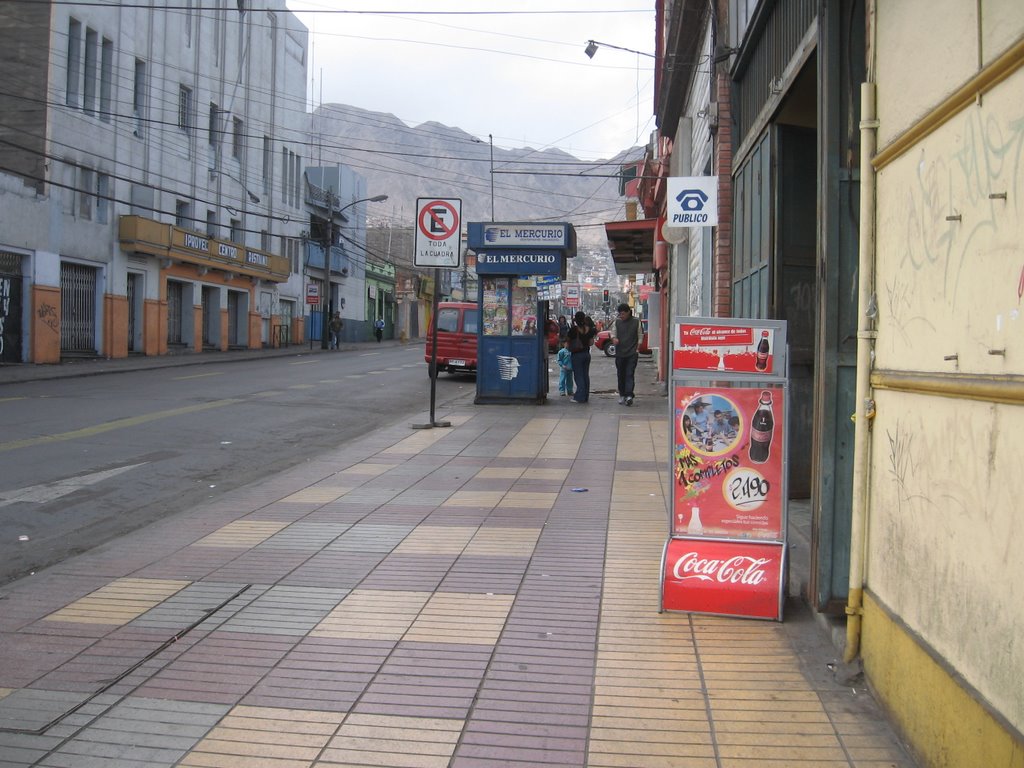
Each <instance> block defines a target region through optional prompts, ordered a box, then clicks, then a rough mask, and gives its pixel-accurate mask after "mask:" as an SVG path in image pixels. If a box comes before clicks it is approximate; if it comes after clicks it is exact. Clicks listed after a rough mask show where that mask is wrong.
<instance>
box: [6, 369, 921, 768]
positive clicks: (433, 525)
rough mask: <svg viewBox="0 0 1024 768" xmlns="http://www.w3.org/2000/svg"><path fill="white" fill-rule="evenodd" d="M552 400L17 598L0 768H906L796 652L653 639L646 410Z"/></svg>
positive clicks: (148, 539)
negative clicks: (570, 405) (571, 404)
mask: <svg viewBox="0 0 1024 768" xmlns="http://www.w3.org/2000/svg"><path fill="white" fill-rule="evenodd" d="M599 362H601V361H599ZM609 370H610V368H609ZM652 391H653V390H652ZM563 401H564V398H563ZM563 401H557V400H556V401H555V402H552V403H550V404H549V405H548V406H546V407H524V406H493V407H484V408H476V407H472V406H469V405H466V406H465V407H462V408H460V409H457V410H455V412H453V413H451V414H450V415H446V416H445V418H450V420H451V421H452V423H453V425H454V426H453V427H452V428H451V429H432V430H411V429H409V427H408V425H397V424H396V425H390V426H384V427H382V428H381V429H379V430H377V431H375V432H374V433H372V434H368V435H367V436H366V437H364V438H361V439H360V440H358V441H353V442H352V443H349V444H346V445H342V446H338V448H337V449H336V450H335V451H328V452H326V453H325V454H323V455H322V456H320V457H318V458H317V460H315V461H312V462H307V463H304V464H302V465H300V466H296V467H292V468H290V469H288V470H286V471H284V472H282V473H280V474H278V475H275V476H273V477H268V478H266V479H265V480H263V481H262V482H259V483H255V484H253V485H250V486H247V487H244V488H239V489H236V490H234V491H231V492H229V493H226V494H225V495H224V496H223V497H220V498H218V499H217V500H216V501H214V502H211V503H209V504H207V505H203V506H200V507H197V508H195V509H191V510H185V511H183V512H182V514H180V515H178V516H175V517H174V518H173V520H168V521H161V523H159V524H157V525H155V526H152V527H150V528H148V529H144V530H142V531H138V532H136V533H134V534H132V535H131V536H130V537H127V538H126V539H125V540H124V542H116V543H114V544H112V545H111V546H109V547H105V548H103V550H102V551H96V552H91V553H87V554H86V555H84V556H82V557H80V558H75V559H73V560H71V561H69V562H68V563H66V564H62V565H61V566H60V567H58V568H54V569H50V570H49V571H47V572H44V573H40V574H38V575H36V576H35V577H33V580H32V581H23V582H19V583H15V584H12V585H9V586H8V587H7V588H6V589H5V590H4V594H3V595H2V597H3V598H5V599H4V601H3V603H2V604H3V605H4V611H3V613H2V614H0V643H2V645H3V653H2V654H0V766H2V767H3V768H7V766H12V767H14V766H17V767H18V768H28V767H29V766H41V767H44V768H176V767H177V766H192V767H195V768H200V767H201V768H327V767H329V766H336V767H341V766H346V767H348V768H352V767H354V766H378V767H388V766H391V767H393V768H435V767H436V768H492V767H493V768H509V767H510V766H512V767H517V766H523V767H524V768H525V767H526V766H532V767H533V768H538V767H541V766H550V767H551V768H586V767H594V768H597V767H599V766H603V767H607V768H683V767H685V768H703V767H704V766H707V767H708V768H766V767H768V766H786V767H787V768H792V767H793V766H801V768H813V767H817V766H828V767H829V768H832V767H833V766H834V767H835V768H859V767H861V766H876V767H877V768H881V766H890V768H892V767H895V768H912V765H913V764H912V762H911V761H910V760H909V759H908V758H907V757H906V755H905V754H904V753H903V752H902V750H901V749H900V747H899V743H898V741H897V740H896V739H895V737H894V736H893V734H892V732H891V730H890V729H889V728H888V726H887V725H886V724H885V721H884V719H883V718H881V717H880V715H879V712H878V708H877V706H876V705H875V704H874V702H873V700H872V699H871V697H870V694H869V693H868V692H867V691H865V690H863V689H859V690H857V691H854V692H851V691H850V690H849V689H847V688H845V687H842V686H839V685H837V684H835V683H834V681H831V680H830V679H828V678H827V677H825V676H823V675H821V674H818V673H815V672H814V671H813V670H812V669H810V668H809V667H808V661H807V659H804V658H801V655H800V654H798V653H797V652H796V651H795V649H794V644H793V634H792V633H793V632H795V631H797V630H796V629H795V628H794V627H793V626H791V625H789V624H776V623H771V622H757V621H744V620H737V619H725V618H720V617H713V616H698V615H688V614H682V613H658V605H657V600H658V595H657V589H658V576H659V574H658V569H659V564H660V557H661V551H662V547H663V545H664V541H665V536H666V535H667V520H666V506H667V500H666V498H665V493H666V489H667V488H668V487H669V482H670V481H671V477H670V472H669V468H668V466H667V460H666V452H667V446H668V428H667V425H666V423H665V421H666V420H665V417H664V414H663V413H661V410H662V407H663V406H664V400H659V399H658V398H657V397H655V396H653V395H648V394H647V393H644V396H643V397H641V398H640V399H639V400H638V401H637V404H636V406H635V407H634V408H632V409H621V410H616V409H615V404H614V396H613V395H610V394H607V392H605V393H603V394H602V390H601V389H600V388H599V387H598V388H595V391H594V396H593V397H592V400H591V404H590V407H589V408H586V409H582V408H568V407H564V406H565V403H564V402H563ZM121 547H124V548H125V551H124V552H122V551H121ZM801 631H808V630H806V629H804V630H801Z"/></svg>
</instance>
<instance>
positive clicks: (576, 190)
mask: <svg viewBox="0 0 1024 768" xmlns="http://www.w3.org/2000/svg"><path fill="white" fill-rule="evenodd" d="M312 142H313V147H312V151H311V154H312V160H311V164H312V165H314V166H316V165H328V164H335V163H341V164H344V165H346V166H348V167H349V168H351V169H352V170H353V171H355V172H356V173H358V174H360V175H361V176H363V177H364V178H365V179H366V184H367V188H366V189H367V196H373V195H379V194H386V195H387V196H388V201H387V202H386V203H381V204H379V205H375V206H371V209H370V211H369V215H370V217H371V225H372V223H373V221H374V219H379V218H384V219H386V220H387V221H388V222H389V223H390V225H391V226H393V227H412V226H413V225H414V219H415V215H416V199H417V198H419V197H439V198H460V199H461V200H462V220H463V221H464V222H469V221H490V220H491V203H492V198H491V189H492V187H491V183H492V179H493V190H494V197H493V205H494V220H496V221H551V222H563V221H564V222H569V223H571V224H574V225H575V226H576V233H577V237H578V240H579V242H580V244H581V246H587V247H586V250H587V251H590V250H593V249H596V250H598V251H600V250H603V251H604V252H605V253H606V254H607V252H608V250H607V239H606V237H605V233H604V227H603V226H602V224H603V222H605V221H614V220H618V219H624V218H625V213H624V203H625V199H624V198H623V197H621V196H620V194H619V179H618V178H617V177H616V174H618V172H619V169H620V166H621V165H622V164H623V163H625V162H627V161H630V160H636V159H638V158H640V157H642V155H643V148H636V147H634V148H632V149H628V150H623V151H622V152H619V153H618V154H617V155H616V156H615V157H613V158H610V159H608V160H604V161H599V162H586V161H582V160H579V159H578V158H575V157H573V156H572V155H570V154H568V153H566V152H563V151H562V150H560V149H543V150H534V149H529V148H521V149H503V148H501V147H493V148H492V146H491V144H490V143H489V142H488V141H481V140H480V139H478V138H476V137H475V136H472V135H471V134H468V133H466V132H465V131H463V130H462V129H460V128H452V127H450V126H447V125H443V124H441V123H439V122H434V121H431V122H426V123H423V124H421V125H417V126H415V127H413V126H409V125H406V124H405V123H404V122H402V121H401V120H399V119H398V118H397V117H395V116H394V115H392V114H386V113H383V112H371V111H368V110H364V109H360V108H358V107H351V106H347V105H343V104H323V105H321V106H320V107H319V108H317V109H316V110H315V111H314V116H313V135H312ZM492 149H493V153H494V154H493V169H494V171H495V172H494V174H493V177H492V174H491V168H492V161H491V152H492ZM581 250H584V249H583V248H581Z"/></svg>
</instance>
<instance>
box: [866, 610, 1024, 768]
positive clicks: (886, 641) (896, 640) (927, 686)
mask: <svg viewBox="0 0 1024 768" xmlns="http://www.w3.org/2000/svg"><path fill="white" fill-rule="evenodd" d="M864 622H865V625H866V626H869V627H871V631H870V632H868V633H866V634H865V636H864V642H863V644H862V646H861V653H862V655H863V658H864V664H865V667H867V668H870V669H871V684H872V686H873V688H874V690H875V693H877V694H878V695H879V697H880V698H882V700H883V701H884V702H885V704H886V706H887V708H888V710H889V714H890V715H891V716H892V717H893V718H894V719H895V721H896V724H897V725H898V727H899V729H900V730H901V731H902V733H903V734H904V735H905V736H906V737H907V739H908V741H909V742H910V743H911V744H912V745H913V748H914V751H915V752H917V755H918V757H920V758H921V760H922V762H923V764H924V765H927V766H931V768H973V766H977V768H990V767H992V768H994V767H995V766H999V768H1024V742H1021V741H1020V740H1019V739H1015V738H1013V736H1012V735H1011V733H1010V729H1008V728H1007V726H1006V724H1005V723H1002V722H1000V721H999V720H998V719H997V718H996V717H994V716H993V715H992V713H991V712H990V711H989V710H987V709H986V708H985V707H984V706H982V705H981V703H980V702H979V700H978V694H977V692H976V691H971V690H969V689H967V688H965V687H964V686H962V685H960V684H959V682H958V681H957V680H956V677H955V675H954V674H952V673H951V670H949V669H948V668H947V667H946V666H945V665H943V664H942V663H940V662H939V661H937V660H936V659H935V658H933V657H932V656H931V655H930V654H928V653H927V652H926V651H925V649H924V648H923V647H922V646H921V645H920V644H919V643H918V642H916V641H915V638H914V636H913V634H912V633H910V632H909V631H907V628H906V627H905V626H903V625H902V624H901V623H900V622H899V621H898V620H896V619H895V618H894V617H893V616H892V614H891V613H889V612H888V611H886V610H885V609H884V607H883V606H882V605H880V604H879V603H878V602H877V601H876V600H875V599H874V598H873V597H872V595H871V594H867V595H866V597H865V600H864ZM908 681H912V682H909V683H908Z"/></svg>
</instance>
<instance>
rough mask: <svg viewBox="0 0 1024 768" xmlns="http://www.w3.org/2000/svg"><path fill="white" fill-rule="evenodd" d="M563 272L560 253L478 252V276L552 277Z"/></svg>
mask: <svg viewBox="0 0 1024 768" xmlns="http://www.w3.org/2000/svg"><path fill="white" fill-rule="evenodd" d="M561 271H562V256H561V255H560V254H559V253H558V251H477V254H476V273H477V274H478V275H510V274H515V275H552V276H558V275H559V274H561Z"/></svg>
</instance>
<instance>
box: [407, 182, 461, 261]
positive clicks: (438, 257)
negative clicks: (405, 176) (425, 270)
mask: <svg viewBox="0 0 1024 768" xmlns="http://www.w3.org/2000/svg"><path fill="white" fill-rule="evenodd" d="M461 245H462V200H460V199H458V198H455V199H451V200H442V199H438V198H435V197H418V198H416V242H415V246H414V250H415V254H414V259H413V263H414V264H415V265H416V266H417V267H440V268H441V269H458V268H459V267H460V266H462V248H461Z"/></svg>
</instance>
